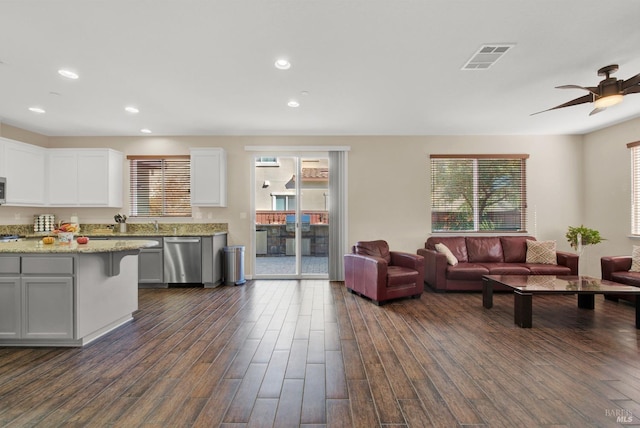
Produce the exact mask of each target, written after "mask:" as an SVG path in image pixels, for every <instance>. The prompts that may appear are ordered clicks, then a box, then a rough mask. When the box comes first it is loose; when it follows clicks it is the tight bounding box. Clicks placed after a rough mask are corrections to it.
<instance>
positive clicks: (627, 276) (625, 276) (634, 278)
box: [611, 271, 640, 287]
mask: <svg viewBox="0 0 640 428" xmlns="http://www.w3.org/2000/svg"><path fill="white" fill-rule="evenodd" d="M611 280H612V281H614V282H619V283H621V284H625V285H633V286H635V287H640V272H625V271H618V272H613V273H612V274H611Z"/></svg>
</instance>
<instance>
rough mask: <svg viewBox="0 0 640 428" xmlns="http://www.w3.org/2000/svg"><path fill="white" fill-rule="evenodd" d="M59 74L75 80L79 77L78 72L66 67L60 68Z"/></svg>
mask: <svg viewBox="0 0 640 428" xmlns="http://www.w3.org/2000/svg"><path fill="white" fill-rule="evenodd" d="M58 74H59V75H60V76H62V77H66V78H67V79H73V80H76V79H77V78H78V77H79V76H78V74H77V73H75V72H73V71H71V70H66V69H64V68H61V69H60V70H58Z"/></svg>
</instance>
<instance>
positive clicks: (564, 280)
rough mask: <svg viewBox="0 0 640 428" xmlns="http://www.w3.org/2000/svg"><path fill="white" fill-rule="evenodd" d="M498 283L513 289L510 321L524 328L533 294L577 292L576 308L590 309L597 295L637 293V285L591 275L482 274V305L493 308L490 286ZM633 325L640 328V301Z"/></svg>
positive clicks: (526, 324) (530, 310) (638, 289)
mask: <svg viewBox="0 0 640 428" xmlns="http://www.w3.org/2000/svg"><path fill="white" fill-rule="evenodd" d="M494 284H501V285H504V286H506V287H508V288H511V289H513V293H514V300H513V320H514V322H515V323H516V324H517V325H519V326H520V327H523V328H531V325H532V321H531V319H532V315H533V311H532V300H533V295H534V294H565V295H566V294H577V295H578V307H579V308H583V309H593V308H594V302H595V295H596V294H635V295H638V294H640V287H633V286H631V285H623V284H618V283H617V282H612V281H607V280H604V279H599V278H593V277H590V276H556V275H484V276H483V277H482V306H484V307H485V308H487V309H491V308H492V307H493V286H494ZM636 328H640V304H636Z"/></svg>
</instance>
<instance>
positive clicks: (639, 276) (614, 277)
mask: <svg viewBox="0 0 640 428" xmlns="http://www.w3.org/2000/svg"><path fill="white" fill-rule="evenodd" d="M600 268H601V271H602V279H606V280H608V281H613V282H617V283H620V284H625V285H633V286H635V287H640V272H629V269H631V256H604V257H601V258H600ZM604 298H605V299H606V300H613V301H617V300H618V299H623V300H627V301H629V302H632V303H636V301H637V300H636V296H629V295H625V294H620V295H616V294H606V295H605V296H604Z"/></svg>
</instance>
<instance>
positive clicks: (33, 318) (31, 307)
mask: <svg viewBox="0 0 640 428" xmlns="http://www.w3.org/2000/svg"><path fill="white" fill-rule="evenodd" d="M73 314H74V311H73V278H72V277H50V278H49V277H24V276H23V277H22V278H20V277H0V339H73V333H74V332H73V325H74V323H73Z"/></svg>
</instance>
